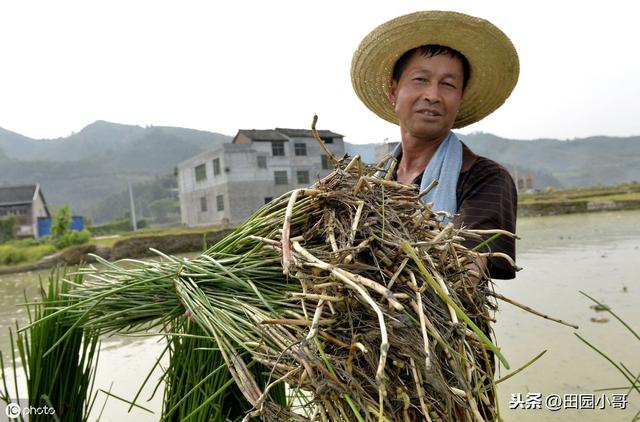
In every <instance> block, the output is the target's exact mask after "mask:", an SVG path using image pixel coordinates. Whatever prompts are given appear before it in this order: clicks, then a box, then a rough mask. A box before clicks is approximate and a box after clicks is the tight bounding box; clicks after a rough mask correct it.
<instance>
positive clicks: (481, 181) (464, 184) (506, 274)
mask: <svg viewBox="0 0 640 422" xmlns="http://www.w3.org/2000/svg"><path fill="white" fill-rule="evenodd" d="M399 159H401V157H399ZM394 176H395V175H394ZM421 179H422V174H420V175H419V176H418V177H416V178H415V179H414V181H413V183H415V184H417V185H418V186H419V185H420V181H421ZM456 198H457V202H458V214H457V215H456V216H455V218H454V224H455V226H456V227H461V226H463V227H466V228H468V229H484V230H488V229H503V230H507V231H509V232H511V233H515V231H516V214H517V207H518V192H517V190H516V186H515V183H514V182H513V179H512V178H511V175H510V174H509V172H508V171H507V170H506V169H505V168H504V167H502V166H501V165H500V164H498V163H496V162H495V161H493V160H490V159H488V158H485V157H481V156H478V155H476V154H474V153H473V152H472V151H471V150H470V149H469V148H468V147H467V146H466V145H465V144H464V143H463V144H462V168H461V170H460V176H459V177H458V184H457V186H456ZM488 237H490V236H484V238H485V239H486V238H488ZM480 242H482V240H478V239H467V240H466V241H465V242H463V244H464V245H465V246H466V247H468V248H472V247H474V246H476V245H477V244H479V243H480ZM482 251H483V252H489V251H491V252H502V253H505V254H507V255H509V256H510V257H511V258H512V259H513V260H514V261H515V257H516V244H515V240H514V239H512V238H510V237H507V236H500V237H498V238H497V239H495V240H493V241H492V242H491V243H489V244H488V245H487V246H486V247H485V248H483V250H482ZM487 269H488V271H489V276H490V277H491V278H497V279H511V278H515V276H516V274H515V270H514V269H513V268H512V267H511V265H510V264H509V263H508V262H507V261H505V260H504V259H503V258H498V257H492V258H489V260H488V268H487Z"/></svg>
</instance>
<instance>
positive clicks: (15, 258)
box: [0, 241, 56, 265]
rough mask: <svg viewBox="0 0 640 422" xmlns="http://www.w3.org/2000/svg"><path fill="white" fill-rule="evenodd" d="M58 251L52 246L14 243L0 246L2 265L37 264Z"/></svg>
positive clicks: (0, 262) (0, 261) (0, 263)
mask: <svg viewBox="0 0 640 422" xmlns="http://www.w3.org/2000/svg"><path fill="white" fill-rule="evenodd" d="M55 251H56V247H55V246H53V245H50V244H30V243H26V244H20V243H19V241H13V242H10V243H5V244H2V245H0V265H17V264H23V263H26V262H35V261H38V260H40V259H41V258H43V257H45V256H47V255H50V254H52V253H54V252H55Z"/></svg>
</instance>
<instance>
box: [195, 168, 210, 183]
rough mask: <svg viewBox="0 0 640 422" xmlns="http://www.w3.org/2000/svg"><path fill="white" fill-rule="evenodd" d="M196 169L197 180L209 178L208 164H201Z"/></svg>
mask: <svg viewBox="0 0 640 422" xmlns="http://www.w3.org/2000/svg"><path fill="white" fill-rule="evenodd" d="M195 171H196V182H202V181H203V180H207V166H206V165H205V164H200V165H199V166H197V167H196V168H195Z"/></svg>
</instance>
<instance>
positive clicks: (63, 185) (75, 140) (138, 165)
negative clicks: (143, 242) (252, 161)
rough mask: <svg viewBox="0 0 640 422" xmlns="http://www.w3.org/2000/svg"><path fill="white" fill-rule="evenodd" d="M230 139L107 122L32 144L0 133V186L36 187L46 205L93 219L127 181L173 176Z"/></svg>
mask: <svg viewBox="0 0 640 422" xmlns="http://www.w3.org/2000/svg"><path fill="white" fill-rule="evenodd" d="M231 139H232V138H231V137H230V136H226V135H222V134H219V133H213V132H205V131H199V130H194V129H183V128H176V127H163V126H150V127H140V126H133V125H122V124H116V123H109V122H105V121H97V122H95V123H92V124H90V125H88V126H87V127H85V128H84V129H82V130H81V131H80V132H78V133H74V134H72V135H71V136H68V137H65V138H57V139H31V138H28V137H25V136H22V135H20V134H17V133H15V132H11V131H8V130H6V129H2V128H0V166H1V167H2V171H0V185H12V184H29V183H40V185H41V186H42V189H43V192H44V194H45V198H46V200H47V202H48V203H49V204H50V205H53V206H59V205H62V204H63V203H65V202H68V203H70V204H71V205H72V207H73V210H74V213H77V214H82V215H87V216H90V217H91V216H93V214H94V211H95V210H94V209H93V208H94V207H95V206H96V204H97V203H98V202H100V200H103V199H105V198H107V197H110V196H111V195H115V194H120V193H121V192H122V191H124V190H126V189H127V185H128V183H129V182H132V183H142V182H149V181H152V180H154V178H155V177H156V176H166V175H169V174H173V172H174V168H175V165H176V164H177V163H178V162H179V161H181V160H184V159H186V158H189V157H191V156H194V155H196V154H199V153H200V152H202V151H205V150H207V149H211V148H215V147H216V146H218V145H220V144H221V143H223V142H229V141H230V140H231ZM96 222H100V219H98V220H97V221H96Z"/></svg>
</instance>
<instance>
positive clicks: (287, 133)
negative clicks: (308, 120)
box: [234, 127, 343, 142]
mask: <svg viewBox="0 0 640 422" xmlns="http://www.w3.org/2000/svg"><path fill="white" fill-rule="evenodd" d="M241 133H242V134H244V135H245V136H247V137H248V138H250V139H251V140H252V141H288V140H289V138H312V137H313V134H312V132H311V130H309V129H288V128H280V127H277V128H275V129H240V130H238V134H237V135H236V138H237V137H238V135H239V134H241ZM318 135H320V138H343V136H342V135H340V134H339V133H335V132H332V131H330V130H319V131H318ZM234 142H235V138H234Z"/></svg>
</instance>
